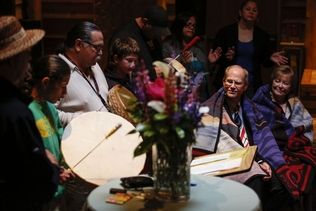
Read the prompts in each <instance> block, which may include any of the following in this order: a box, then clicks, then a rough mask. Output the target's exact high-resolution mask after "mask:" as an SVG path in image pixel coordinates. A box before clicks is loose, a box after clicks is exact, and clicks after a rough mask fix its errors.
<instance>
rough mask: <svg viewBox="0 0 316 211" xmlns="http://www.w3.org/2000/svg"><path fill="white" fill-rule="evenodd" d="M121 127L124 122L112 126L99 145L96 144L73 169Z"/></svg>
mask: <svg viewBox="0 0 316 211" xmlns="http://www.w3.org/2000/svg"><path fill="white" fill-rule="evenodd" d="M120 127H122V123H118V124H117V125H116V126H115V127H114V128H112V129H111V130H110V131H109V132H108V133H107V134H106V136H105V138H104V139H102V140H101V141H100V142H99V143H98V144H97V145H95V147H93V148H92V149H91V150H90V151H89V152H88V153H87V154H86V155H85V156H83V157H82V158H81V159H80V160H79V161H78V162H77V163H76V164H75V165H74V166H73V167H72V169H74V168H75V167H76V166H78V165H79V164H80V163H81V162H82V161H83V160H84V159H86V158H87V157H88V156H89V155H90V154H91V153H92V152H93V151H94V150H95V149H96V148H97V147H98V146H100V144H101V143H102V142H103V141H104V140H106V139H108V138H109V137H110V136H111V135H113V134H114V133H115V132H116V131H117V130H118V129H119V128H120Z"/></svg>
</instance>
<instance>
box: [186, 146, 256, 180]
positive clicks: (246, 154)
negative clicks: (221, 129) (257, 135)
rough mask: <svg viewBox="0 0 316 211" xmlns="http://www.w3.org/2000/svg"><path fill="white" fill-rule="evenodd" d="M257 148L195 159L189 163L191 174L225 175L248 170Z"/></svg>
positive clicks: (251, 147)
mask: <svg viewBox="0 0 316 211" xmlns="http://www.w3.org/2000/svg"><path fill="white" fill-rule="evenodd" d="M256 150H257V146H250V147H247V148H242V149H237V150H233V151H227V152H223V153H215V154H210V155H204V156H201V157H197V158H195V159H194V160H192V162H191V174H202V175H214V176H215V175H226V174H231V173H236V172H241V171H247V170H249V169H250V167H251V165H252V162H253V159H254V156H255V154H256Z"/></svg>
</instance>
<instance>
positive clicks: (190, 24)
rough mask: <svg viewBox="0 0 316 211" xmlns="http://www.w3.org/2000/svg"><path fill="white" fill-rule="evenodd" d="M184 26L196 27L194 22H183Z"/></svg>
mask: <svg viewBox="0 0 316 211" xmlns="http://www.w3.org/2000/svg"><path fill="white" fill-rule="evenodd" d="M184 27H187V28H190V27H192V28H196V24H195V23H190V22H189V23H187V24H185V25H184Z"/></svg>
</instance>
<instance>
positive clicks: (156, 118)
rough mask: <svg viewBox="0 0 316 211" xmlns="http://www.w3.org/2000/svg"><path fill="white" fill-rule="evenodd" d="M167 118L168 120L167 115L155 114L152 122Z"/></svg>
mask: <svg viewBox="0 0 316 211" xmlns="http://www.w3.org/2000/svg"><path fill="white" fill-rule="evenodd" d="M167 118H168V115H167V114H164V113H157V114H155V115H154V120H157V121H161V120H164V119H167Z"/></svg>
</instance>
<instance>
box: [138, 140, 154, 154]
mask: <svg viewBox="0 0 316 211" xmlns="http://www.w3.org/2000/svg"><path fill="white" fill-rule="evenodd" d="M152 145H153V143H152V142H150V141H142V142H141V143H140V144H139V145H138V146H137V147H136V148H135V150H134V157H136V156H139V155H142V154H144V153H146V152H148V151H149V150H150V149H151V147H152Z"/></svg>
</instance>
